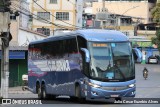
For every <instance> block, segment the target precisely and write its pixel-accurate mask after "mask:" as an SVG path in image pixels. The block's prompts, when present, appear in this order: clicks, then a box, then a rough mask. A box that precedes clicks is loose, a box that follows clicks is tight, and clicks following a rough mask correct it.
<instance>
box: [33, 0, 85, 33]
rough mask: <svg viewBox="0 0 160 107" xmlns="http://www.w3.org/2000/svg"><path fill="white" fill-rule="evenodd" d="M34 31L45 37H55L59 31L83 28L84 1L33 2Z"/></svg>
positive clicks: (37, 0)
mask: <svg viewBox="0 0 160 107" xmlns="http://www.w3.org/2000/svg"><path fill="white" fill-rule="evenodd" d="M30 7H31V12H32V13H34V14H35V15H37V17H35V18H36V19H35V18H34V19H33V23H32V29H33V30H34V31H37V32H40V33H43V34H45V35H53V34H54V31H56V30H59V29H65V30H66V29H72V30H73V29H75V28H81V27H82V11H83V0H32V1H31V5H30Z"/></svg>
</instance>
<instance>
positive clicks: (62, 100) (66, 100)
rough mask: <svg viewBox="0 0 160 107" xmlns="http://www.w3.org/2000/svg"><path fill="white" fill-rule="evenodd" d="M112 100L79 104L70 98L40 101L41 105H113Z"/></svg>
mask: <svg viewBox="0 0 160 107" xmlns="http://www.w3.org/2000/svg"><path fill="white" fill-rule="evenodd" d="M113 102H114V99H106V100H96V101H94V100H93V101H88V100H87V101H84V102H79V101H77V100H71V99H70V98H56V99H53V100H42V103H43V104H94V105H95V104H98V105H99V104H102V105H103V104H113Z"/></svg>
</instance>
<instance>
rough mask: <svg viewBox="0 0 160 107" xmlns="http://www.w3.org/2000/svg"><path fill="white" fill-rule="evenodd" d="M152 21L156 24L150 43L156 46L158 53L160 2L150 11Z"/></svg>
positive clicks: (159, 42)
mask: <svg viewBox="0 0 160 107" xmlns="http://www.w3.org/2000/svg"><path fill="white" fill-rule="evenodd" d="M152 17H153V21H154V22H155V23H156V24H157V31H156V37H152V39H151V40H152V43H153V44H155V45H157V46H158V50H159V51H160V2H159V1H157V4H156V6H155V7H154V8H153V9H152Z"/></svg>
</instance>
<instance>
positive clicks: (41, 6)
mask: <svg viewBox="0 0 160 107" xmlns="http://www.w3.org/2000/svg"><path fill="white" fill-rule="evenodd" d="M33 2H34V3H36V5H37V6H39V7H40V8H41V9H43V10H44V11H46V12H48V11H47V10H46V9H44V8H43V7H42V6H41V5H39V4H38V3H37V2H36V1H35V0H33ZM50 15H51V16H53V17H54V18H56V16H54V15H53V14H51V13H50ZM57 20H59V21H62V22H64V23H66V24H68V25H71V26H74V27H77V28H82V27H79V26H76V25H73V24H70V23H68V22H65V21H63V20H61V19H57Z"/></svg>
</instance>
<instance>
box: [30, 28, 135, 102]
mask: <svg viewBox="0 0 160 107" xmlns="http://www.w3.org/2000/svg"><path fill="white" fill-rule="evenodd" d="M28 87H29V90H30V91H32V92H33V93H35V94H36V93H37V94H38V98H40V99H46V98H55V97H57V96H63V95H65V96H70V98H71V99H77V100H78V101H84V100H92V99H94V100H96V99H104V100H105V99H109V98H115V100H120V99H121V98H122V97H135V91H136V86H135V64H134V58H133V54H132V47H131V44H130V42H129V39H128V38H127V37H126V35H124V34H123V33H121V32H119V31H115V30H102V29H101V30H100V29H83V30H77V31H72V32H68V33H64V34H60V35H57V36H51V37H48V38H46V39H43V40H39V41H34V42H31V43H30V44H29V49H28Z"/></svg>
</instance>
